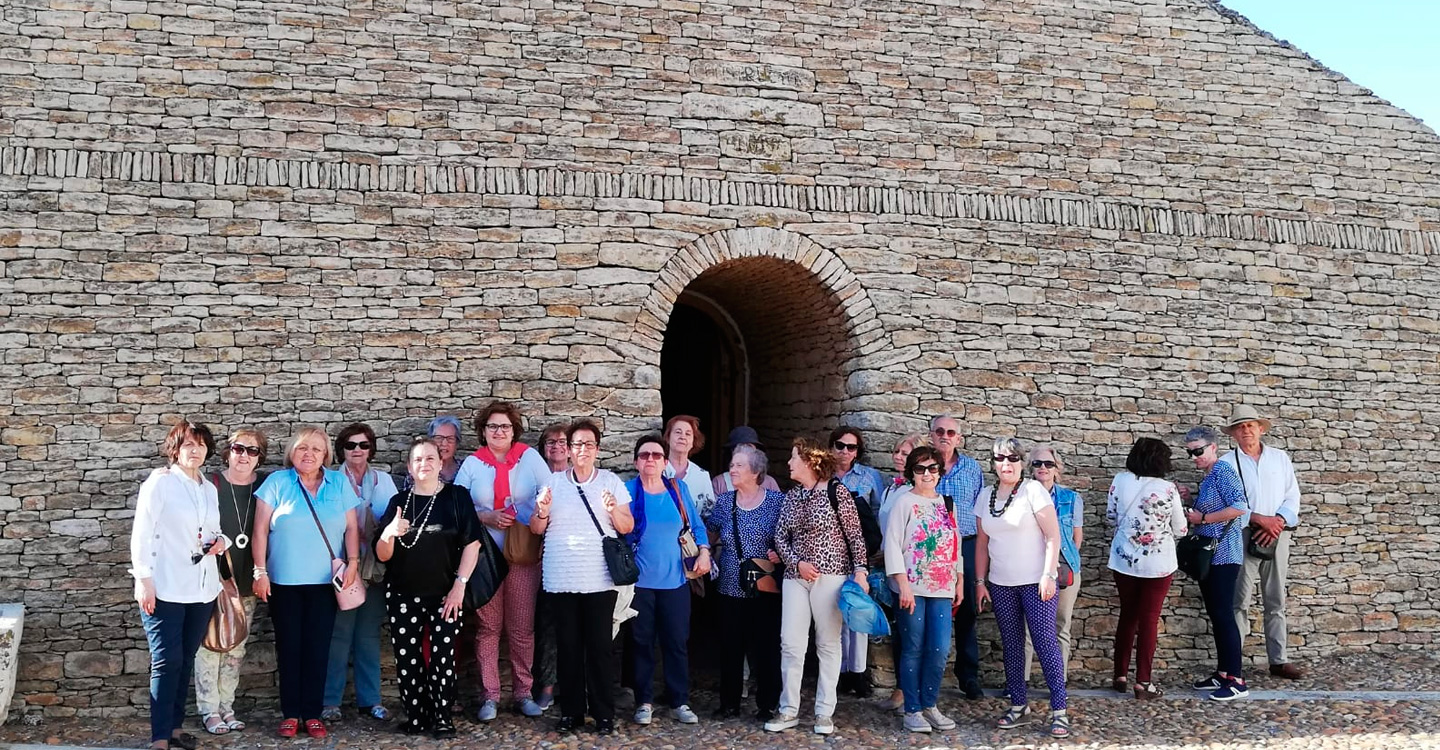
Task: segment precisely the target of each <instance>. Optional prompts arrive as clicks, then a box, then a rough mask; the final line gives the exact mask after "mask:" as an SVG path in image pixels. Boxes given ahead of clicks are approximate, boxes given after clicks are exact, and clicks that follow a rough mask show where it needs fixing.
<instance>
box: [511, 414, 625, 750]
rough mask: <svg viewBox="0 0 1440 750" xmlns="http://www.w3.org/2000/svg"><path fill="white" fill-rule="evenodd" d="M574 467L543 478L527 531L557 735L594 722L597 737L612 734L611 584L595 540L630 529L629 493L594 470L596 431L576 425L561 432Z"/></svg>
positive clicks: (611, 477)
mask: <svg viewBox="0 0 1440 750" xmlns="http://www.w3.org/2000/svg"><path fill="white" fill-rule="evenodd" d="M566 439H568V440H569V441H570V461H571V464H572V465H573V467H574V468H572V469H570V470H569V471H567V472H565V473H563V474H551V475H550V481H549V483H548V484H546V486H545V487H544V488H542V489H541V490H540V494H539V495H538V496H537V497H536V498H535V512H534V513H533V514H532V515H531V516H530V530H531V531H533V532H535V533H536V534H544V535H545V542H544V553H543V554H542V556H541V558H540V562H541V582H542V585H543V586H544V589H545V591H546V592H548V593H549V594H550V603H551V607H552V610H553V612H554V615H555V639H556V644H557V646H558V649H557V650H558V656H559V678H560V681H559V687H560V711H561V716H560V723H559V725H558V728H559V730H560V731H561V732H573V731H575V730H576V729H578V728H579V727H580V726H581V725H583V724H584V723H585V713H586V709H587V707H588V709H589V713H590V715H591V716H592V717H594V719H595V727H596V730H597V731H598V732H599V733H600V734H611V733H613V732H614V731H615V698H614V696H613V695H612V693H611V691H612V690H613V685H614V682H615V675H614V671H615V670H614V668H613V662H612V660H611V647H612V646H613V644H614V638H615V636H614V632H613V630H612V627H613V626H614V622H615V599H616V588H615V582H614V581H613V580H611V578H610V570H609V568H607V567H606V565H605V552H604V548H603V543H602V541H601V540H602V539H603V538H604V537H607V536H608V537H613V536H617V535H624V534H628V533H629V532H630V531H631V529H633V528H634V526H635V519H634V518H633V517H632V516H631V515H630V508H629V505H630V493H629V492H628V491H627V490H626V489H625V483H624V482H621V481H620V478H619V477H617V476H615V475H614V474H612V473H610V472H608V471H606V470H604V469H601V468H598V467H596V466H595V457H596V454H597V453H598V452H599V449H600V428H599V427H598V426H597V425H596V424H595V423H594V422H591V421H590V420H588V419H581V420H578V421H576V422H575V423H574V424H572V425H570V428H569V429H568V430H566Z"/></svg>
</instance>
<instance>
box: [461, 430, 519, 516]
mask: <svg viewBox="0 0 1440 750" xmlns="http://www.w3.org/2000/svg"><path fill="white" fill-rule="evenodd" d="M529 448H530V446H528V445H526V444H524V443H520V442H515V443H511V444H510V450H508V451H506V452H505V456H504V457H503V458H496V457H495V453H494V452H493V451H491V450H490V448H488V447H486V446H483V445H482V446H480V448H479V449H478V450H476V451H475V452H474V453H472V454H470V455H472V456H474V457H476V458H478V459H480V460H481V461H484V462H485V463H486V464H489V465H490V468H492V469H494V470H495V510H500V509H501V508H503V507H505V499H506V498H508V497H510V470H511V469H513V468H515V465H516V464H518V463H520V457H521V456H523V455H525V451H526V450H529Z"/></svg>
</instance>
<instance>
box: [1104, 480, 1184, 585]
mask: <svg viewBox="0 0 1440 750" xmlns="http://www.w3.org/2000/svg"><path fill="white" fill-rule="evenodd" d="M1105 519H1106V520H1107V521H1108V522H1109V523H1110V525H1111V526H1112V527H1114V529H1115V538H1114V540H1112V541H1111V543H1110V569H1111V570H1114V571H1116V572H1118V573H1123V574H1125V575H1128V576H1134V577H1136V578H1164V577H1165V576H1168V575H1171V574H1172V573H1174V572H1175V570H1176V568H1178V567H1179V565H1178V564H1177V562H1176V559H1175V540H1176V539H1178V538H1180V537H1182V536H1184V535H1185V529H1186V524H1185V510H1184V508H1183V507H1182V505H1181V503H1180V491H1179V490H1178V489H1176V488H1175V484H1174V483H1173V482H1169V481H1167V480H1164V479H1159V478H1156V477H1137V476H1135V475H1134V474H1131V473H1130V472H1128V471H1122V472H1120V473H1119V474H1117V475H1116V476H1115V481H1114V482H1112V483H1111V484H1110V494H1109V498H1108V499H1107V502H1106V505H1105Z"/></svg>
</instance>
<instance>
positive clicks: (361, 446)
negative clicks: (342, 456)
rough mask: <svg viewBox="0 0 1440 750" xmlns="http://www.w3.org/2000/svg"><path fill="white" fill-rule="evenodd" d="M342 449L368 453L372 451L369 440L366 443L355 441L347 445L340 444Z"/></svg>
mask: <svg viewBox="0 0 1440 750" xmlns="http://www.w3.org/2000/svg"><path fill="white" fill-rule="evenodd" d="M340 447H341V448H344V449H345V450H347V451H357V450H363V451H368V450H370V441H369V440H365V441H358V442H357V441H355V440H351V441H349V442H347V443H341V444H340Z"/></svg>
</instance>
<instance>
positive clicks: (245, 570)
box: [210, 471, 265, 596]
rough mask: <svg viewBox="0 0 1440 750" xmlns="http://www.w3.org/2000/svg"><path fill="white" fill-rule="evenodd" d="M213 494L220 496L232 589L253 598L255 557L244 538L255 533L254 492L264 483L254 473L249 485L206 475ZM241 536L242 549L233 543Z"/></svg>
mask: <svg viewBox="0 0 1440 750" xmlns="http://www.w3.org/2000/svg"><path fill="white" fill-rule="evenodd" d="M210 481H212V482H214V483H215V491H216V493H217V494H218V495H219V496H220V533H222V534H224V535H225V536H227V537H230V541H231V545H230V561H231V562H233V563H235V570H234V573H235V587H236V588H238V589H240V595H241V596H254V594H253V593H251V591H250V589H251V587H252V586H253V584H254V583H255V558H254V556H253V555H252V550H253V548H252V547H251V546H250V545H249V544H248V541H249V539H248V537H250V535H252V534H254V533H255V489H256V488H257V487H259V486H260V483H261V482H264V481H265V475H264V474H261V473H260V472H258V471H257V472H255V481H253V482H251V483H250V484H242V485H232V484H230V481H229V480H227V479H226V478H225V472H223V471H215V472H211V473H210ZM241 534H244V535H245V536H246V537H247V539H246V541H247V544H246V545H245V549H240V546H239V545H237V544H234V542H235V540H236V539H238V538H239V537H240V535H241Z"/></svg>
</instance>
